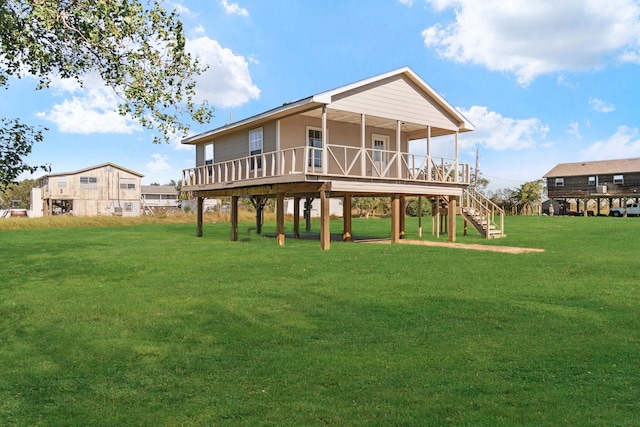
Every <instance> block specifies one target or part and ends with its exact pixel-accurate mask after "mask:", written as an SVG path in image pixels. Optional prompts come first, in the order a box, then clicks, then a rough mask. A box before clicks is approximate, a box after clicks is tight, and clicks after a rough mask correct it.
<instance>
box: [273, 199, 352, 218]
mask: <svg viewBox="0 0 640 427" xmlns="http://www.w3.org/2000/svg"><path fill="white" fill-rule="evenodd" d="M305 204H306V199H300V215H303V216H304V212H305ZM342 205H343V201H342V199H329V215H331V216H336V217H341V216H342V214H343V206H342ZM294 206H295V199H285V201H284V213H285V214H287V215H293V212H294V210H293V209H294ZM310 217H311V218H320V199H318V198H316V199H313V202H311V215H310Z"/></svg>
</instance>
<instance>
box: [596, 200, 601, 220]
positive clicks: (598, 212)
mask: <svg viewBox="0 0 640 427" xmlns="http://www.w3.org/2000/svg"><path fill="white" fill-rule="evenodd" d="M596 203H597V204H598V207H597V209H596V210H597V213H596V215H598V216H600V197H598V198H597V199H596Z"/></svg>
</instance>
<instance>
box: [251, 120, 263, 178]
mask: <svg viewBox="0 0 640 427" xmlns="http://www.w3.org/2000/svg"><path fill="white" fill-rule="evenodd" d="M261 154H262V128H258V129H254V130H252V131H249V155H250V156H251V170H254V169H256V168H257V169H262V156H261ZM254 156H255V157H254Z"/></svg>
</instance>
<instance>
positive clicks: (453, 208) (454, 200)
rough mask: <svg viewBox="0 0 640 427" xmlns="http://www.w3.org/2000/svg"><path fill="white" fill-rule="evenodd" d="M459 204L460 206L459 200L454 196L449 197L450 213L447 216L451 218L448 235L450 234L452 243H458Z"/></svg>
mask: <svg viewBox="0 0 640 427" xmlns="http://www.w3.org/2000/svg"><path fill="white" fill-rule="evenodd" d="M457 204H458V198H457V197H454V196H449V212H448V214H447V215H448V217H449V228H448V233H449V241H450V242H455V241H456V213H457V210H458V205H457Z"/></svg>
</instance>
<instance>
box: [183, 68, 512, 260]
mask: <svg viewBox="0 0 640 427" xmlns="http://www.w3.org/2000/svg"><path fill="white" fill-rule="evenodd" d="M472 130H473V125H472V124H471V123H469V121H468V120H467V119H466V118H465V117H464V116H462V114H460V113H459V112H458V111H457V110H456V109H455V108H453V107H452V106H451V105H450V104H449V103H448V102H447V101H446V100H445V99H444V98H442V96H440V95H439V94H438V93H437V92H436V91H435V90H433V89H432V88H431V87H430V86H429V85H428V84H427V83H425V82H424V81H423V80H422V79H421V78H420V77H419V76H418V75H417V74H416V73H415V72H414V71H413V70H411V69H410V68H408V67H404V68H400V69H398V70H394V71H391V72H388V73H385V74H381V75H378V76H375V77H371V78H369V79H366V80H362V81H359V82H356V83H352V84H349V85H346V86H342V87H339V88H337V89H333V90H329V91H326V92H322V93H319V94H316V95H313V96H310V97H307V98H304V99H300V100H298V101H295V102H289V103H286V104H283V105H282V106H280V107H277V108H274V109H272V110H269V111H266V112H264V113H261V114H258V115H256V116H254V117H250V118H248V119H245V120H241V121H237V122H233V123H230V124H228V125H225V126H223V127H220V128H218V129H214V130H211V131H209V132H204V133H202V134H199V135H196V136H193V137H190V138H187V139H185V140H183V144H191V145H195V146H196V167H194V168H190V169H186V170H184V171H183V177H182V179H183V187H182V190H183V191H190V192H193V193H194V194H195V196H196V197H197V200H198V205H197V206H198V208H197V218H198V219H197V221H198V224H197V235H198V236H202V221H203V219H202V213H203V208H202V206H203V200H204V198H219V197H225V196H226V197H231V208H230V209H231V239H232V240H237V239H238V199H239V198H240V197H250V198H251V200H252V202H253V205H254V206H255V207H256V211H257V213H256V224H257V225H258V227H259V225H260V223H261V216H262V208H263V207H264V203H265V201H266V200H267V199H269V198H275V199H276V219H277V235H276V241H277V243H278V244H279V245H283V244H284V240H285V219H284V217H285V215H284V202H285V199H291V198H293V199H294V215H293V217H294V219H293V222H294V223H293V234H294V236H299V235H300V216H301V215H300V201H301V200H306V201H310V200H311V199H319V200H320V205H321V207H320V211H321V212H320V223H321V227H320V228H321V230H320V245H321V247H322V249H329V246H330V240H331V235H330V231H329V199H330V198H341V199H343V207H344V208H343V223H344V228H343V236H342V237H343V240H345V241H349V240H351V237H352V226H351V199H352V197H354V196H364V197H376V196H380V197H382V196H384V197H390V198H391V241H392V242H397V241H398V240H399V239H400V238H401V237H402V235H403V232H404V215H405V212H404V200H405V198H406V197H408V196H419V197H425V198H428V200H429V201H431V202H432V204H433V206H434V207H435V209H434V212H435V213H436V214H440V213H441V212H442V213H445V214H447V224H446V225H447V229H448V236H449V240H450V241H454V240H455V235H456V215H457V214H458V213H460V214H462V215H463V216H464V217H465V220H466V221H469V222H471V223H472V224H473V225H474V226H476V228H478V230H480V231H481V232H482V233H483V234H484V235H486V236H487V237H498V236H501V235H502V229H503V227H502V216H499V219H497V218H498V217H497V216H496V214H497V210H496V207H495V206H493V205H492V204H491V203H490V202H489V201H488V200H486V199H484V198H483V197H482V196H481V195H480V194H478V193H476V192H474V191H473V190H472V189H471V188H470V186H469V184H470V169H469V165H467V164H463V163H460V162H459V161H458V134H459V133H460V132H468V131H472ZM444 136H448V138H447V139H446V141H447V143H449V144H450V145H451V147H450V148H451V149H450V150H449V151H450V152H452V153H454V154H453V156H452V157H451V158H443V157H438V158H436V157H433V156H432V155H431V144H432V140H433V139H435V138H439V137H444ZM411 141H424V142H423V143H424V149H423V150H421V151H422V154H415V153H410V152H409V145H410V142H411Z"/></svg>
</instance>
